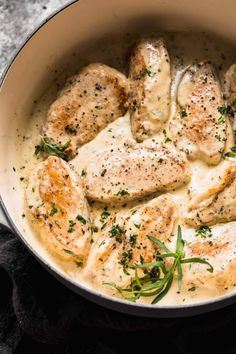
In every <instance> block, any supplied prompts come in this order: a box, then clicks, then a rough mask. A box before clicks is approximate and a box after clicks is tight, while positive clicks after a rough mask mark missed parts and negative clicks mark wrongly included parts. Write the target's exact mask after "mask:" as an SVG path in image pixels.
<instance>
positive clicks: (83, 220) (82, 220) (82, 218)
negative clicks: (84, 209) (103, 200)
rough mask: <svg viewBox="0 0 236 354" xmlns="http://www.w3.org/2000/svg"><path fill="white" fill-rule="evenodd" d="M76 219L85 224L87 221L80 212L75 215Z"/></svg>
mask: <svg viewBox="0 0 236 354" xmlns="http://www.w3.org/2000/svg"><path fill="white" fill-rule="evenodd" d="M76 219H77V220H78V221H80V222H81V223H82V224H84V225H85V224H86V222H87V220H86V219H85V218H84V217H83V216H82V215H80V214H78V215H77V216H76Z"/></svg>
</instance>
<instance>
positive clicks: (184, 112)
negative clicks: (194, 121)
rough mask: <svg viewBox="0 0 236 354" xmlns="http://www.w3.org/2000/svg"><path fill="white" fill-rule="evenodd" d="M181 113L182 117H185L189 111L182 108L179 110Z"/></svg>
mask: <svg viewBox="0 0 236 354" xmlns="http://www.w3.org/2000/svg"><path fill="white" fill-rule="evenodd" d="M179 114H180V117H181V118H184V117H187V116H188V113H187V112H186V111H185V109H181V111H180V112H179Z"/></svg>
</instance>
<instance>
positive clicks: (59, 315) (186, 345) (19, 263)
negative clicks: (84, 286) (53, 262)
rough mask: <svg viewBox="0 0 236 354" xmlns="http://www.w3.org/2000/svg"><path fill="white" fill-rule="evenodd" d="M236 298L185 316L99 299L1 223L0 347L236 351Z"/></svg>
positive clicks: (98, 353)
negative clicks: (107, 304) (156, 315)
mask: <svg viewBox="0 0 236 354" xmlns="http://www.w3.org/2000/svg"><path fill="white" fill-rule="evenodd" d="M235 331H236V304H235V305H233V306H230V307H227V308H224V309H222V310H219V311H216V312H213V313H210V314H205V315H200V316H195V317H190V318H185V319H184V318H180V319H150V318H142V317H135V316H129V315H124V314H120V313H117V312H113V311H111V310H107V309H105V308H103V307H100V306H98V305H95V304H93V303H91V302H89V301H87V300H85V299H84V298H82V297H80V296H78V295H76V294H74V293H73V292H71V291H70V290H68V289H67V288H66V287H64V286H63V285H61V284H60V283H59V282H58V281H57V280H55V279H54V278H53V277H52V276H51V275H50V274H48V273H47V272H46V271H45V269H44V268H43V267H42V266H41V265H40V264H39V263H38V262H37V261H36V260H35V259H34V257H33V256H32V255H31V254H30V253H29V252H28V251H27V249H26V248H25V246H24V245H23V244H22V243H21V241H20V240H19V239H18V238H17V237H16V236H15V235H14V234H13V233H12V232H11V231H10V230H9V229H8V228H6V227H5V226H1V225H0V353H1V354H8V353H24V354H27V353H29V354H32V353H33V354H35V353H43V354H47V353H48V354H51V353H56V354H60V353H63V354H64V353H79V354H80V353H82V354H86V353H88V354H90V353H94V354H113V353H115V354H116V353H117V354H118V353H122V354H124V353H149V352H154V353H159V352H162V351H164V350H165V352H166V353H175V354H178V353H188V354H192V353H193V354H194V353H201V354H203V353H207V354H209V353H222V354H227V353H230V354H231V353H232V354H233V353H236V336H235Z"/></svg>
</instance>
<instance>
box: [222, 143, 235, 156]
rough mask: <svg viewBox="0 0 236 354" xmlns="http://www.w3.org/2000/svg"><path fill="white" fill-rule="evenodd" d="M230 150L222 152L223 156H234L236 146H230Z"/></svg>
mask: <svg viewBox="0 0 236 354" xmlns="http://www.w3.org/2000/svg"><path fill="white" fill-rule="evenodd" d="M230 150H231V151H228V152H226V153H225V154H224V158H227V157H236V146H232V147H231V148H230Z"/></svg>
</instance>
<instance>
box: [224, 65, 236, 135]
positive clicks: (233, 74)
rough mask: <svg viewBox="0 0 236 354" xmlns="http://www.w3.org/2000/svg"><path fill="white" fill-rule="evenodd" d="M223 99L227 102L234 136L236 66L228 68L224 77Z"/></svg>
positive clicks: (235, 120) (235, 125) (235, 122)
mask: <svg viewBox="0 0 236 354" xmlns="http://www.w3.org/2000/svg"><path fill="white" fill-rule="evenodd" d="M224 97H225V99H226V101H227V106H228V107H229V109H228V112H227V113H228V115H229V118H230V122H231V125H232V128H233V131H234V136H235V135H236V64H233V65H231V66H230V68H229V69H228V70H227V71H226V73H225V77H224Z"/></svg>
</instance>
